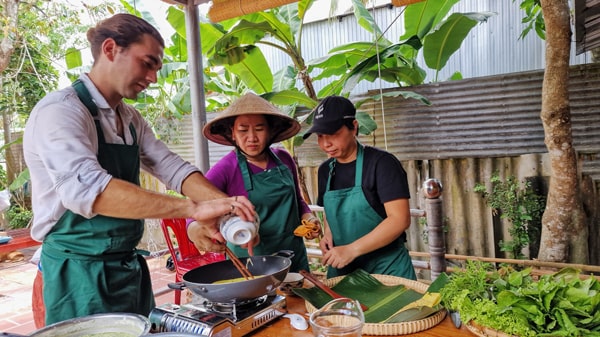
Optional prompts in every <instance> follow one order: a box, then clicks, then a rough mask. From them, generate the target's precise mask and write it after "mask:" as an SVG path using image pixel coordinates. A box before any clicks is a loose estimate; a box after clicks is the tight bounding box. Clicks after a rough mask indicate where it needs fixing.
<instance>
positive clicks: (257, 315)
mask: <svg viewBox="0 0 600 337" xmlns="http://www.w3.org/2000/svg"><path fill="white" fill-rule="evenodd" d="M192 302H193V303H190V304H183V305H176V304H165V305H162V306H159V307H156V308H154V309H152V311H151V312H150V315H149V316H148V317H149V319H150V323H151V324H152V332H181V333H190V334H199V335H204V336H210V337H241V336H245V335H247V334H248V333H250V332H251V331H254V330H256V329H257V328H259V327H261V326H263V325H265V324H266V323H268V322H270V321H272V320H274V319H275V318H278V317H280V316H282V315H284V314H285V313H286V309H285V307H286V301H285V297H284V296H280V295H265V296H262V297H259V298H257V299H253V300H248V301H245V302H242V303H213V302H210V301H207V300H204V299H200V301H198V300H197V299H195V300H193V301H192Z"/></svg>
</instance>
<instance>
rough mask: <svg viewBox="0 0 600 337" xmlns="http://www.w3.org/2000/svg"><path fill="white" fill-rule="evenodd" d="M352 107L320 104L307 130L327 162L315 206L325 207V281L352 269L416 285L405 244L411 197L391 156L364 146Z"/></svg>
mask: <svg viewBox="0 0 600 337" xmlns="http://www.w3.org/2000/svg"><path fill="white" fill-rule="evenodd" d="M355 115H356V109H355V107H354V105H353V104H352V102H350V101H349V100H348V99H346V98H344V97H340V96H329V97H327V98H325V99H324V100H323V101H321V103H320V104H319V105H318V106H317V108H316V109H315V116H314V119H313V125H312V127H311V128H310V129H309V130H308V131H307V133H306V134H305V135H304V138H305V139H306V138H308V137H309V136H310V135H311V134H312V133H316V134H317V137H318V139H317V141H318V143H319V147H320V148H321V149H322V150H323V151H324V152H325V153H327V155H328V157H329V159H327V160H326V161H325V162H324V163H323V164H321V166H320V167H319V172H318V179H319V196H318V199H317V204H318V205H320V206H324V209H325V224H324V225H325V226H324V236H323V239H322V240H321V241H320V242H319V244H320V248H321V250H322V251H323V260H322V261H323V263H324V264H326V265H328V266H329V268H328V269H327V277H334V276H339V275H345V274H348V273H350V272H352V271H353V270H355V269H357V268H361V269H363V270H365V271H367V272H369V273H371V274H385V275H395V276H400V277H404V278H408V279H413V280H414V279H416V274H415V271H414V268H413V266H412V261H411V258H410V256H409V255H408V250H407V249H406V247H405V246H404V243H405V242H406V233H405V231H406V230H407V229H408V227H409V226H410V207H409V202H408V200H409V198H410V193H409V189H408V181H407V177H406V172H405V171H404V169H403V168H402V165H401V164H400V162H399V161H398V159H396V158H395V157H394V156H393V155H392V154H390V153H388V152H385V151H382V150H380V149H377V148H374V147H370V146H363V145H362V144H361V143H360V142H358V140H357V139H356V136H357V134H358V121H357V120H356V119H355Z"/></svg>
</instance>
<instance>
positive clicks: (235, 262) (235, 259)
mask: <svg viewBox="0 0 600 337" xmlns="http://www.w3.org/2000/svg"><path fill="white" fill-rule="evenodd" d="M225 253H226V254H227V255H228V256H229V259H230V260H231V262H233V265H234V266H235V268H236V269H237V270H238V271H239V272H240V274H242V276H243V277H244V278H245V279H246V280H250V279H253V278H254V276H252V273H250V271H249V270H248V268H246V266H245V265H244V264H243V263H242V261H240V259H238V257H237V256H235V254H234V253H233V252H232V251H231V249H229V247H227V245H225Z"/></svg>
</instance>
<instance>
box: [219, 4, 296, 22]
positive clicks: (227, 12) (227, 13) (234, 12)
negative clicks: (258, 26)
mask: <svg viewBox="0 0 600 337" xmlns="http://www.w3.org/2000/svg"><path fill="white" fill-rule="evenodd" d="M297 1H298V0H253V1H251V0H213V4H212V6H211V7H210V9H209V10H208V18H209V19H210V21H212V22H219V21H223V20H227V19H232V18H235V17H238V16H242V15H246V14H250V13H256V12H260V11H264V10H267V9H271V8H275V7H279V6H283V5H287V4H290V3H293V2H297Z"/></svg>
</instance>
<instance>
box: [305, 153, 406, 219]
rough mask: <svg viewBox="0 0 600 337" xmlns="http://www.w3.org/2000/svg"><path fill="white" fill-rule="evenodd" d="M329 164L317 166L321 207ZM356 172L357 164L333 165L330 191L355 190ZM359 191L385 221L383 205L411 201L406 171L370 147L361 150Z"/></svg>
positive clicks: (385, 215) (392, 156) (396, 160)
mask: <svg viewBox="0 0 600 337" xmlns="http://www.w3.org/2000/svg"><path fill="white" fill-rule="evenodd" d="M332 160H333V158H330V159H327V160H326V161H325V162H323V163H322V164H321V165H320V166H319V171H318V179H319V180H318V182H319V196H318V198H317V205H319V206H323V194H325V189H326V187H327V186H326V185H327V177H328V176H329V163H330V162H331V161H332ZM355 172H356V160H355V161H353V162H351V163H345V164H342V163H340V162H336V164H335V168H334V174H333V176H332V177H331V187H330V189H331V190H339V189H343V188H348V187H352V186H354V177H355ZM362 189H363V192H364V193H365V197H366V198H367V201H368V202H369V205H371V207H373V209H374V210H375V211H376V212H377V213H378V214H379V215H380V216H381V217H382V218H384V219H385V218H386V217H387V214H386V212H385V207H384V206H383V204H384V203H386V202H388V201H392V200H396V199H409V198H410V191H409V189H408V179H407V177H406V171H404V168H403V167H402V164H401V163H400V161H399V160H398V159H397V158H396V157H394V155H392V154H391V153H389V152H385V151H383V150H380V149H377V148H374V147H371V146H365V147H364V157H363V176H362Z"/></svg>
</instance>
